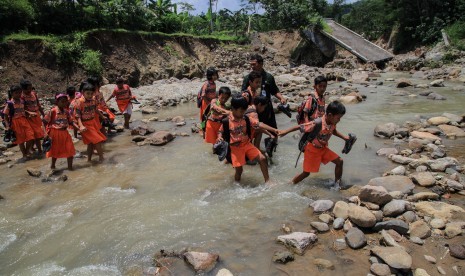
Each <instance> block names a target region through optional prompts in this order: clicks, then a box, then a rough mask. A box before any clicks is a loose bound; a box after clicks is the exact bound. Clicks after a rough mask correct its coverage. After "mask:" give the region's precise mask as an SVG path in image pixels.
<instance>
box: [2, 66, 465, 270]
mask: <svg viewBox="0 0 465 276" xmlns="http://www.w3.org/2000/svg"><path fill="white" fill-rule="evenodd" d="M399 76H405V75H402V74H389V75H387V74H385V75H383V78H381V79H384V78H387V77H394V78H397V77H399ZM421 82H424V81H421V80H415V83H421ZM337 85H339V84H332V85H330V86H329V88H328V90H331V89H332V88H335V87H337ZM394 85H395V83H394V82H385V85H384V86H379V87H378V88H364V87H362V88H360V90H361V91H362V92H363V93H364V94H366V95H367V96H368V98H367V101H365V102H363V103H360V104H358V105H350V106H347V108H348V111H347V114H346V116H344V117H343V118H342V120H341V122H340V123H339V125H338V129H339V130H340V131H342V132H343V133H347V132H353V133H355V134H357V136H358V141H357V143H356V145H355V146H354V148H353V149H352V151H351V152H350V154H349V155H348V156H345V155H344V156H342V157H343V158H344V160H345V164H344V177H343V178H344V181H345V183H347V184H350V185H365V184H366V183H367V182H368V180H369V179H370V178H373V177H377V176H380V175H381V174H382V173H383V172H385V171H387V170H389V169H391V168H393V167H395V165H394V164H392V163H390V162H389V161H388V160H387V159H386V158H383V157H377V156H376V150H377V149H379V148H381V147H383V146H385V145H384V144H385V143H386V144H389V141H388V140H382V139H378V138H375V137H374V136H373V129H374V127H375V125H376V124H378V123H385V122H391V121H392V122H396V123H399V124H402V123H403V122H404V121H405V120H413V119H415V116H416V115H424V116H429V115H440V114H442V113H443V112H450V113H456V114H461V113H462V112H463V103H464V102H465V93H464V91H463V90H462V91H460V92H457V91H452V87H453V86H457V85H460V84H458V83H446V85H447V86H448V87H446V88H436V89H434V91H436V92H439V93H440V94H442V95H444V96H446V97H447V100H446V101H430V100H427V99H426V98H425V97H420V96H418V97H416V98H411V97H399V96H393V95H391V94H390V93H389V92H390V91H392V90H394V88H393V87H394ZM370 91H375V92H376V93H370ZM404 91H411V92H412V93H415V94H418V93H419V92H420V90H419V89H414V88H411V89H408V88H407V89H404ZM400 103H402V105H399V104H400ZM197 112H198V109H197V108H196V107H195V106H194V103H191V104H184V105H181V106H178V107H175V108H171V109H168V110H162V111H160V112H159V113H158V114H157V115H156V116H158V117H160V118H165V117H173V116H175V115H182V116H184V117H185V118H187V119H188V120H187V126H185V127H182V128H175V127H173V124H172V123H163V122H154V123H153V127H154V128H155V129H157V130H175V131H176V132H188V133H190V125H191V124H192V123H193V122H194V121H195V119H194V118H197ZM135 117H136V118H140V117H141V115H140V113H139V114H137V115H135ZM148 117H150V116H147V118H148ZM293 123H294V122H291V120H290V119H289V118H288V117H286V116H285V115H283V114H279V115H278V125H279V126H280V127H282V128H285V127H288V126H291V125H292V124H293ZM447 143H449V144H452V145H455V146H456V147H455V151H454V152H450V153H449V154H450V155H452V156H456V157H462V160H461V161H462V162H463V161H464V160H463V156H464V154H463V153H464V151H463V144H464V142H463V140H462V141H460V140H455V141H447ZM296 144H297V140H296V138H294V137H293V135H292V134H290V135H288V136H286V137H284V138H282V139H281V140H280V142H279V146H278V150H277V153H276V154H275V155H276V157H274V158H273V161H274V164H273V165H272V166H271V167H270V175H271V178H272V180H273V181H274V182H275V183H276V184H275V185H274V186H273V187H271V188H270V187H265V186H264V185H263V184H262V183H263V178H262V175H261V172H260V169H259V167H258V166H246V167H245V169H244V174H243V179H242V183H241V185H238V184H234V183H233V173H234V171H233V169H232V168H231V167H230V166H228V165H224V164H222V163H220V162H218V160H217V158H216V156H213V155H212V154H211V147H209V146H207V145H206V144H204V143H203V142H202V141H201V138H200V136H199V135H192V136H190V137H177V138H176V139H175V140H174V141H173V142H171V143H170V144H168V145H166V146H164V147H152V146H144V147H138V146H135V145H134V144H132V143H131V137H130V136H129V133H128V132H125V133H123V134H121V135H118V136H116V137H114V138H112V139H111V140H110V141H109V142H108V143H106V144H105V156H106V161H105V162H104V164H101V165H95V164H94V165H87V164H86V162H85V159H76V160H75V170H74V171H72V172H68V171H64V173H65V174H66V175H68V177H69V179H68V181H66V182H54V183H42V182H41V181H40V179H36V178H31V177H30V176H28V175H27V173H26V172H25V169H26V168H27V167H37V168H39V169H41V170H42V171H44V172H46V171H47V168H48V166H49V161H48V160H47V161H44V160H33V161H30V162H27V163H26V164H16V165H14V167H13V168H11V169H8V168H7V167H6V165H3V166H2V167H0V173H1V180H0V194H1V195H3V196H4V197H5V198H6V200H2V201H0V275H125V274H127V273H128V272H129V271H134V270H136V271H137V268H139V269H141V270H143V269H145V268H147V267H149V266H150V264H151V259H152V256H153V254H154V253H155V252H157V251H159V250H160V249H168V250H181V249H183V248H191V249H198V250H200V251H209V252H215V253H218V254H219V255H220V259H221V261H220V263H219V264H218V265H217V266H216V268H215V270H214V271H213V272H212V273H211V274H212V275H215V273H216V271H218V269H220V268H223V267H225V268H228V269H229V270H231V271H232V272H233V273H234V274H235V275H280V274H281V272H280V270H279V269H277V268H276V266H275V265H274V264H272V262H271V257H272V256H273V253H274V252H275V251H277V250H280V249H283V247H282V246H281V245H278V244H276V243H275V241H274V240H275V238H276V237H277V236H278V235H280V234H282V232H281V226H282V225H283V224H284V223H286V224H290V225H293V226H294V228H295V229H294V230H297V231H306V230H309V228H310V227H309V225H308V223H309V222H310V218H309V213H308V212H309V211H308V208H307V206H308V204H309V203H310V202H311V200H312V199H328V198H329V199H333V200H338V199H340V198H342V197H343V195H342V194H341V193H340V192H337V191H332V190H330V189H328V186H329V185H330V181H331V180H332V179H333V171H334V166H333V165H332V164H328V165H327V166H324V167H322V170H321V172H320V173H319V174H316V175H312V176H311V177H310V178H308V179H306V180H305V181H304V182H303V183H302V184H299V185H290V184H288V183H289V181H290V179H291V178H292V177H293V176H294V175H295V174H297V173H299V172H300V171H301V162H302V159H303V158H302V157H301V160H300V164H299V166H298V168H294V164H295V160H296V157H297V154H298V150H297V145H296ZM365 145H366V146H365ZM330 147H331V148H332V149H333V150H334V151H336V152H337V153H340V152H341V150H342V147H343V144H342V140H340V139H338V138H337V137H333V138H332V139H331V141H330ZM81 148H82V146H81ZM64 162H65V160H60V161H59V162H58V163H57V167H58V168H65V163H64ZM303 193H305V194H306V195H307V196H303V195H302V194H303ZM309 197H310V198H309ZM307 254H312V252H311V251H308V252H307ZM348 267H351V269H349V270H352V271H353V272H354V273H353V275H357V274H358V275H360V274H359V273H357V269H359V268H358V267H357V264H353V265H351V266H348ZM178 269H181V271H182V272H181V273H178V274H176V275H193V274H194V273H193V272H191V271H190V270H188V269H187V268H183V267H181V268H178ZM340 269H341V268H337V270H336V272H338V271H339V273H340V272H341V270H340ZM342 269H343V270H344V271H346V272H347V271H348V270H346V269H347V267H346V268H342ZM358 272H360V273H362V274H363V273H364V274H366V272H367V271H365V270H359V271H358ZM297 274H298V273H297ZM297 274H295V275H297ZM344 274H346V273H344ZM348 274H351V273H348Z"/></svg>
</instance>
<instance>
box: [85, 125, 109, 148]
mask: <svg viewBox="0 0 465 276" xmlns="http://www.w3.org/2000/svg"><path fill="white" fill-rule="evenodd" d="M82 124H83V125H84V126H85V127H86V128H87V130H86V131H83V132H82V133H81V136H82V142H84V144H85V145H88V144H98V143H101V142H104V141H106V140H107V137H105V135H103V133H101V132H100V128H101V125H100V124H99V123H97V120H95V119H94V120H89V121H84V122H82Z"/></svg>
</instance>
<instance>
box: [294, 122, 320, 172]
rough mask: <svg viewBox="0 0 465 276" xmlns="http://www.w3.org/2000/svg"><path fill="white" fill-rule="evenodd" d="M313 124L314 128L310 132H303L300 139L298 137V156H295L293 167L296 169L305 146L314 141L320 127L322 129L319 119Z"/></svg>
mask: <svg viewBox="0 0 465 276" xmlns="http://www.w3.org/2000/svg"><path fill="white" fill-rule="evenodd" d="M314 122H315V127H314V128H313V130H312V131H310V132H305V133H304V134H302V137H300V140H299V145H298V147H299V156H297V160H296V161H295V167H297V163H299V158H300V155H301V154H302V152H304V151H305V147H306V146H307V144H308V143H310V142H312V141H313V139H315V138H316V136H317V135H318V133H320V131H321V127H322V121H321V118H316V119H315V120H314Z"/></svg>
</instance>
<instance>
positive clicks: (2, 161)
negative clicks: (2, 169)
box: [0, 158, 8, 165]
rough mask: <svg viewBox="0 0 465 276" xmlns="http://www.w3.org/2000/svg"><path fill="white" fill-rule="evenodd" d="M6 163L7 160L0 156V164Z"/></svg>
mask: <svg viewBox="0 0 465 276" xmlns="http://www.w3.org/2000/svg"><path fill="white" fill-rule="evenodd" d="M6 163H8V160H7V159H5V158H0V165H3V164H6Z"/></svg>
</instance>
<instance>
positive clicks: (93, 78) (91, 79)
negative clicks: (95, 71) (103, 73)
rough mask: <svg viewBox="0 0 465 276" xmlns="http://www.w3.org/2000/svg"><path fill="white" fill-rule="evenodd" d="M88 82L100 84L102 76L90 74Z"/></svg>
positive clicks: (94, 84) (95, 84)
mask: <svg viewBox="0 0 465 276" xmlns="http://www.w3.org/2000/svg"><path fill="white" fill-rule="evenodd" d="M87 82H88V83H90V84H92V85H93V86H94V87H95V86H100V78H99V77H97V76H90V77H88V78H87Z"/></svg>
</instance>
